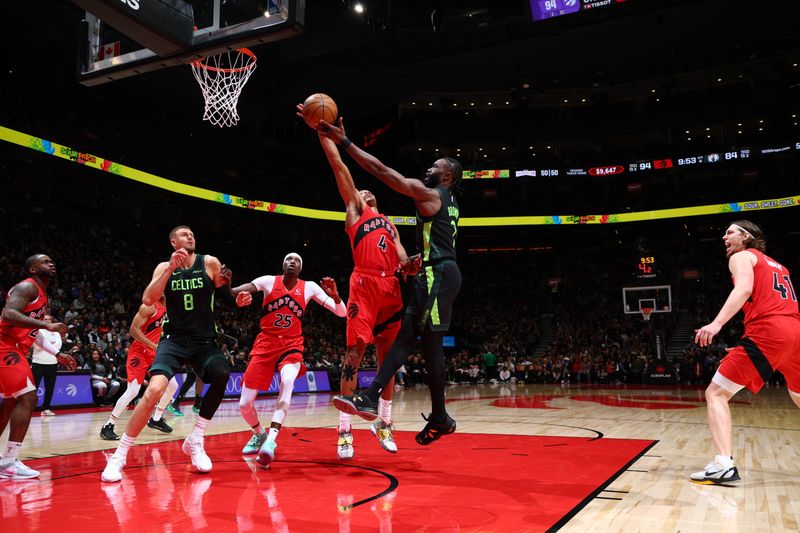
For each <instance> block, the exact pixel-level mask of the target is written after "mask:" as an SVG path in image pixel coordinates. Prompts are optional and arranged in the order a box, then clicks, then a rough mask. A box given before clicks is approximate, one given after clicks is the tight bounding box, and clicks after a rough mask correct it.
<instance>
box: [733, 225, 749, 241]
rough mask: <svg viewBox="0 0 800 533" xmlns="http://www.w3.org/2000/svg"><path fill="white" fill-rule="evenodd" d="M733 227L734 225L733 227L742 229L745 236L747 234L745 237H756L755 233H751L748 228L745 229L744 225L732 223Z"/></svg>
mask: <svg viewBox="0 0 800 533" xmlns="http://www.w3.org/2000/svg"><path fill="white" fill-rule="evenodd" d="M731 227H732V228H736V229H738V230H739V231H741V232H742V233H744V236H745V237H750V238H751V239H753V240H755V237H753V234H752V233H750V232H749V231H747V230H746V229H744V228H743V227H741V226H739V225H738V224H731Z"/></svg>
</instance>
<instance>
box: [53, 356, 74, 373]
mask: <svg viewBox="0 0 800 533" xmlns="http://www.w3.org/2000/svg"><path fill="white" fill-rule="evenodd" d="M56 360H57V361H58V363H59V364H61V365H64V366H65V367H66V368H67V370H75V369H76V368H78V365H77V363H75V359H73V358H72V356H71V355H67V354H65V353H59V354H57V355H56Z"/></svg>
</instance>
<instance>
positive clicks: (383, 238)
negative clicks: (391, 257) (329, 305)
mask: <svg viewBox="0 0 800 533" xmlns="http://www.w3.org/2000/svg"><path fill="white" fill-rule="evenodd" d="M378 248H380V249H381V252H385V251H386V235H381V238H380V239H378Z"/></svg>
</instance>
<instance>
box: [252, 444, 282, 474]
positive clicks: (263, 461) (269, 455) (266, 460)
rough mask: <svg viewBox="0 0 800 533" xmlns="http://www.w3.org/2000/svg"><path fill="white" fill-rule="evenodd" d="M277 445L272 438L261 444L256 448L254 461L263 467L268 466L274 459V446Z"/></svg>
mask: <svg viewBox="0 0 800 533" xmlns="http://www.w3.org/2000/svg"><path fill="white" fill-rule="evenodd" d="M277 447H278V444H277V443H276V442H275V441H274V440H273V441H267V442H265V443H264V444H263V445H262V446H261V449H259V450H258V457H256V462H257V463H258V464H260V465H261V466H263V467H264V468H268V467H269V465H270V463H272V461H273V460H274V459H275V448H277Z"/></svg>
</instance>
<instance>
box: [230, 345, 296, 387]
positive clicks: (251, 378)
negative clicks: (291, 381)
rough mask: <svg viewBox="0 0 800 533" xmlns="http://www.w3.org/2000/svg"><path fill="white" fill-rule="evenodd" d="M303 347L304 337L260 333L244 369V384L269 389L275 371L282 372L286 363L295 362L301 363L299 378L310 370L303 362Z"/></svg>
mask: <svg viewBox="0 0 800 533" xmlns="http://www.w3.org/2000/svg"><path fill="white" fill-rule="evenodd" d="M303 349H304V347H303V337H291V338H280V337H274V336H271V335H264V334H263V333H261V334H259V335H258V337H257V338H256V342H255V344H254V345H253V349H252V350H250V362H249V363H247V370H245V371H244V378H243V379H242V384H243V385H244V386H245V387H247V388H248V389H254V390H259V391H266V390H269V386H270V384H271V383H272V378H273V377H274V376H275V372H278V373H279V374H280V371H281V368H283V367H284V365H290V364H293V363H300V373H299V374H297V377H298V378H299V377H300V376H302V375H303V374H305V373H306V371H307V370H308V369H307V368H306V365H305V364H303Z"/></svg>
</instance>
